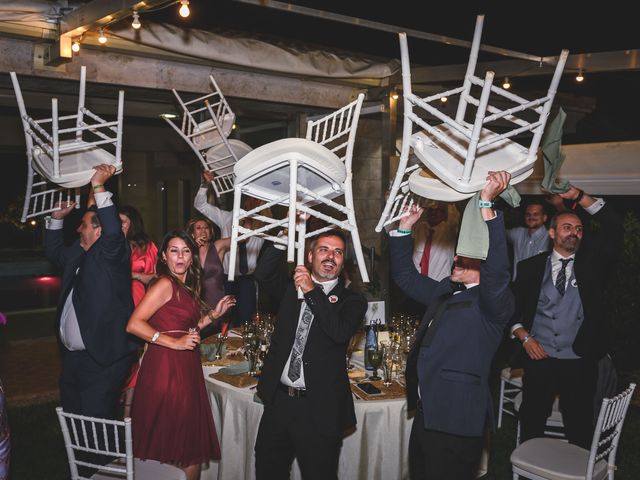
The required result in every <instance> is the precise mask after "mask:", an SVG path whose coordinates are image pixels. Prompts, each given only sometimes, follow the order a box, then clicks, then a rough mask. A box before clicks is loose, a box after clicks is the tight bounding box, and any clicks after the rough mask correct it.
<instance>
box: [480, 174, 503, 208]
mask: <svg viewBox="0 0 640 480" xmlns="http://www.w3.org/2000/svg"><path fill="white" fill-rule="evenodd" d="M509 181H511V174H510V173H509V172H505V171H504V170H501V171H499V172H489V174H488V175H487V183H486V185H485V186H484V188H483V189H482V191H481V192H480V199H481V200H486V201H492V200H494V199H495V198H496V197H497V196H498V195H500V194H501V193H502V192H504V190H505V189H506V188H507V187H508V186H509Z"/></svg>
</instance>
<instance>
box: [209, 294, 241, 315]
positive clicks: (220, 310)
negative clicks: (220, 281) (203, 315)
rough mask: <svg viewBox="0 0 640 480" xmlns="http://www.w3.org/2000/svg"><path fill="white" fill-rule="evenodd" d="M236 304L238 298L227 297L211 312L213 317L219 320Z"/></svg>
mask: <svg viewBox="0 0 640 480" xmlns="http://www.w3.org/2000/svg"><path fill="white" fill-rule="evenodd" d="M235 304H236V297H234V296H233V295H225V296H224V297H222V298H221V299H220V301H219V302H218V304H217V305H216V308H214V309H213V310H211V312H210V313H211V316H212V317H213V318H215V319H216V320H217V319H218V318H220V317H221V316H223V315H224V314H225V313H227V311H228V310H229V309H230V308H231V307H234V306H235Z"/></svg>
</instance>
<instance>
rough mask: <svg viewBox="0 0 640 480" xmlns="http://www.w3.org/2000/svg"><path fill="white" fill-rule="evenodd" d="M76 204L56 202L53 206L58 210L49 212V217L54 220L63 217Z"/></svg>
mask: <svg viewBox="0 0 640 480" xmlns="http://www.w3.org/2000/svg"><path fill="white" fill-rule="evenodd" d="M75 206H76V202H70V203H68V204H67V202H56V205H55V208H57V209H59V210H54V211H53V212H51V218H55V219H56V220H62V219H63V218H64V217H66V216H67V215H69V213H70V212H71V210H73V209H74V207H75Z"/></svg>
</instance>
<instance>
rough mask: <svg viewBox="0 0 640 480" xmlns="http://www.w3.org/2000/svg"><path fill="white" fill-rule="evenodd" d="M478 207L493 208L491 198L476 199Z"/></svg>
mask: <svg viewBox="0 0 640 480" xmlns="http://www.w3.org/2000/svg"><path fill="white" fill-rule="evenodd" d="M478 206H479V207H480V208H493V200H478Z"/></svg>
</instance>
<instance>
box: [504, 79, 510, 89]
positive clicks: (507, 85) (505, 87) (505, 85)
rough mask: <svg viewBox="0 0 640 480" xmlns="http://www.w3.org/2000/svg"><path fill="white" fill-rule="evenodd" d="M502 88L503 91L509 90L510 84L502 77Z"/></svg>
mask: <svg viewBox="0 0 640 480" xmlns="http://www.w3.org/2000/svg"><path fill="white" fill-rule="evenodd" d="M502 88H504V89H505V90H509V89H510V88H511V82H510V81H509V77H504V82H502Z"/></svg>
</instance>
